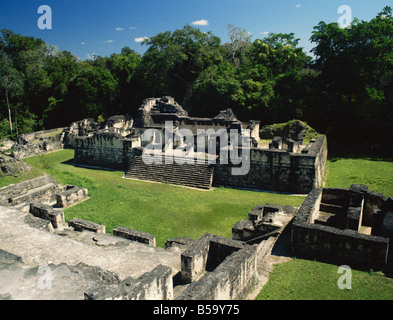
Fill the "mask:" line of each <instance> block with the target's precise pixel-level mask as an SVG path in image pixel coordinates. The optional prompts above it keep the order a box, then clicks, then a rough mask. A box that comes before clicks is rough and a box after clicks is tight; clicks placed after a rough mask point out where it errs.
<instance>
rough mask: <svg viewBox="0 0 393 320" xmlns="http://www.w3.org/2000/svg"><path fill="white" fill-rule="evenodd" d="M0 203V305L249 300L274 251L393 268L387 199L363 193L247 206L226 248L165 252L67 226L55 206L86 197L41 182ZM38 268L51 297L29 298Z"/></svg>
mask: <svg viewBox="0 0 393 320" xmlns="http://www.w3.org/2000/svg"><path fill="white" fill-rule="evenodd" d="M23 190H24V191H23ZM0 195H1V196H2V197H1V204H0V279H1V282H2V284H3V285H2V288H1V289H0V299H52V300H53V299H88V300H103V299H105V300H112V299H121V300H141V299H147V300H148V299H154V300H235V299H252V298H254V297H255V296H256V294H258V292H259V291H260V290H261V288H262V286H263V285H264V283H266V281H267V279H268V274H269V272H270V271H271V270H272V265H273V264H274V263H275V261H276V260H275V259H277V257H276V256H275V253H274V252H275V251H280V250H283V249H282V246H283V244H282V242H284V243H285V245H284V251H285V250H287V251H286V253H285V255H286V256H288V257H289V256H295V257H300V258H309V259H317V260H322V261H325V262H329V263H337V264H345V265H349V266H351V267H353V268H361V269H369V268H373V269H374V270H391V268H392V266H393V265H392V262H393V260H392V251H391V249H390V248H391V245H390V244H391V241H393V240H392V239H393V218H392V217H393V198H388V197H386V196H384V195H382V194H378V193H374V192H372V191H369V190H368V187H367V186H359V185H353V186H351V188H349V189H338V188H316V189H314V190H312V191H311V192H310V193H309V195H308V196H307V197H306V198H305V200H304V202H303V203H302V205H301V206H300V207H299V208H296V207H292V206H281V205H275V204H269V203H268V204H265V205H255V206H254V208H252V209H251V210H250V212H249V213H248V217H247V218H248V219H244V220H240V221H238V222H237V223H236V224H235V225H234V226H233V227H232V238H231V239H229V238H225V237H222V236H218V235H214V234H210V233H206V234H205V235H203V236H202V237H200V238H199V239H196V240H195V239H191V238H187V237H179V238H171V239H168V240H167V241H166V243H165V248H158V247H156V241H155V237H154V235H152V234H149V233H146V232H144V231H139V230H133V229H130V228H127V227H124V226H120V227H117V228H115V229H113V235H110V234H107V233H106V228H105V225H102V224H99V223H96V222H92V221H86V220H82V219H78V218H73V219H71V220H69V221H68V224H66V223H65V219H64V213H63V211H62V208H63V206H64V205H65V206H68V205H72V204H75V203H78V202H79V201H83V200H84V199H86V197H87V190H86V189H83V188H81V187H78V186H69V185H66V186H58V185H57V183H56V182H55V181H54V179H53V178H52V177H51V176H49V175H44V176H42V177H39V178H36V179H33V180H30V181H25V182H22V183H19V184H15V185H11V186H7V187H3V188H1V189H0ZM71 195H74V197H71ZM27 239H28V241H26V240H27ZM283 239H284V240H283ZM280 241H281V244H280ZM285 248H286V249H285ZM279 255H280V254H279ZM39 267H44V268H49V269H50V270H51V277H52V278H51V279H52V281H53V283H54V284H56V285H55V286H54V287H51V290H47V291H45V290H44V291H43V290H42V288H41V289H40V288H37V285H36V284H37V283H39V281H40V280H39V279H40V273H38V271H37V268H39ZM21 288H30V289H28V290H26V289H23V290H22V289H21Z"/></svg>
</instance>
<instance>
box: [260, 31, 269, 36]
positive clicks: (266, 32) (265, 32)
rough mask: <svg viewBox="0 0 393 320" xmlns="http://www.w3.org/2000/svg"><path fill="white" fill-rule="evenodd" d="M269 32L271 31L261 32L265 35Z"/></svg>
mask: <svg viewBox="0 0 393 320" xmlns="http://www.w3.org/2000/svg"><path fill="white" fill-rule="evenodd" d="M269 33H270V32H269V31H264V32H261V34H264V35H268V34H269Z"/></svg>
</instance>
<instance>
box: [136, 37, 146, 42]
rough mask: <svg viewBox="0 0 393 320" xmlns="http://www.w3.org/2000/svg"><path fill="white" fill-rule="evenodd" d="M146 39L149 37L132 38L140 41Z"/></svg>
mask: <svg viewBox="0 0 393 320" xmlns="http://www.w3.org/2000/svg"><path fill="white" fill-rule="evenodd" d="M147 39H149V38H148V37H141V38H135V39H134V40H135V42H142V41H144V40H147Z"/></svg>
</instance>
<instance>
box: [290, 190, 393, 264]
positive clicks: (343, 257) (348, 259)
mask: <svg viewBox="0 0 393 320" xmlns="http://www.w3.org/2000/svg"><path fill="white" fill-rule="evenodd" d="M340 190H341V191H340ZM356 190H357V188H356V187H355V186H352V187H351V189H349V190H348V189H331V190H329V189H323V190H322V189H314V190H313V191H312V192H310V194H309V195H308V196H307V198H306V199H305V201H304V202H303V204H302V205H301V206H300V208H299V210H298V213H297V215H296V217H295V218H294V221H293V224H292V231H291V232H292V233H291V246H292V254H293V255H294V256H297V257H305V258H311V259H318V260H321V261H325V262H329V263H338V264H346V265H349V266H351V267H357V268H365V269H367V268H373V269H374V270H380V269H382V268H383V267H384V266H385V264H386V262H387V256H388V250H389V238H387V237H381V236H380V235H378V236H375V235H367V234H362V233H359V232H357V231H358V230H359V228H360V225H361V221H362V212H363V200H362V199H363V198H362V197H359V195H360V196H361V193H360V192H359V191H356ZM351 199H352V200H351ZM321 201H323V202H324V203H325V204H326V203H328V204H333V205H334V204H336V205H337V204H340V205H342V206H343V207H344V208H346V209H347V210H348V212H347V213H346V216H345V217H344V219H346V220H345V221H346V224H344V228H345V229H340V228H337V227H332V226H328V225H320V224H314V219H315V217H316V215H317V214H318V212H319V210H320V206H321V205H323V203H322V204H321ZM369 205H371V204H369ZM381 221H382V220H381ZM351 229H353V230H351ZM390 236H392V235H390Z"/></svg>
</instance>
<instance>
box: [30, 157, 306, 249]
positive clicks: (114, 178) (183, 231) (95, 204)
mask: <svg viewBox="0 0 393 320" xmlns="http://www.w3.org/2000/svg"><path fill="white" fill-rule="evenodd" d="M73 157H74V151H73V150H61V151H58V152H54V153H50V154H47V155H45V156H37V157H31V158H27V159H25V161H26V162H28V163H30V164H31V165H33V166H34V167H37V168H40V169H42V170H44V171H46V172H47V173H49V174H51V175H52V176H53V177H54V178H55V179H56V181H57V182H58V183H59V184H73V185H78V186H81V187H84V188H87V189H88V191H89V196H90V199H88V200H87V201H84V202H82V203H80V204H78V205H76V206H74V207H71V208H68V209H66V210H65V211H64V213H65V218H66V220H70V219H72V218H74V217H77V218H80V219H85V220H89V221H94V222H97V223H100V224H104V225H105V226H106V231H107V233H112V229H113V228H116V227H119V226H124V227H128V228H131V229H136V230H141V231H145V232H149V233H152V234H153V235H154V236H155V237H156V241H157V246H161V247H163V246H164V245H165V241H166V240H167V239H169V238H176V237H182V236H186V237H190V238H194V239H198V238H199V237H201V236H202V235H203V234H204V233H206V232H210V233H213V234H217V235H221V236H224V237H229V238H231V237H232V227H233V225H234V224H235V223H236V222H238V221H239V220H241V219H247V215H248V212H249V211H250V210H251V209H252V208H253V207H254V206H255V205H256V204H262V205H263V204H266V203H274V204H282V205H293V206H299V205H300V204H301V203H302V202H303V200H304V197H301V196H291V195H283V194H276V193H268V192H257V191H245V190H236V189H230V188H216V189H214V190H211V191H201V190H195V189H190V188H183V187H177V186H172V185H168V184H161V183H149V182H142V181H134V180H129V179H123V178H122V177H123V175H124V174H123V172H118V171H105V170H96V169H89V168H82V167H75V166H73V165H72V164H70V163H67V162H68V161H70V160H72V159H73Z"/></svg>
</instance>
